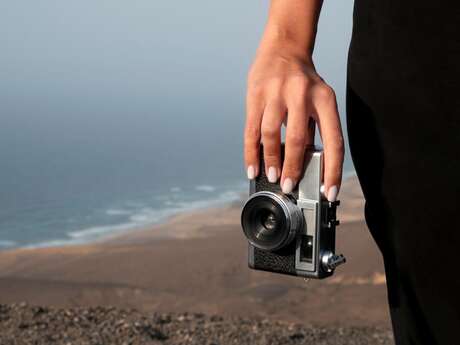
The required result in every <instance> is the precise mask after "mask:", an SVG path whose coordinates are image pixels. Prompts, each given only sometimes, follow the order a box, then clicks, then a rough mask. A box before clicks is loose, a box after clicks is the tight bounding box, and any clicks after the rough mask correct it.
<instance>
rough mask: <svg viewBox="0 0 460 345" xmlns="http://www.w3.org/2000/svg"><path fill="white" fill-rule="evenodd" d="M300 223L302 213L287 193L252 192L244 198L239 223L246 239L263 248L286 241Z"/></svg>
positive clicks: (283, 243)
mask: <svg viewBox="0 0 460 345" xmlns="http://www.w3.org/2000/svg"><path fill="white" fill-rule="evenodd" d="M301 224H302V213H301V211H300V209H299V208H298V207H297V205H295V204H294V203H293V202H292V201H291V200H290V199H289V198H288V197H286V196H284V195H280V194H275V193H272V192H259V193H255V194H253V195H252V196H251V198H249V200H248V201H247V202H246V204H245V206H244V208H243V212H242V214H241V225H242V227H243V231H244V234H245V235H246V237H247V238H248V240H249V242H250V243H251V244H252V245H254V246H256V247H258V248H260V249H264V250H276V249H280V248H282V247H284V246H286V245H287V244H289V243H290V242H291V241H292V239H293V238H294V237H295V234H296V231H297V229H298V228H299V227H300V225H301Z"/></svg>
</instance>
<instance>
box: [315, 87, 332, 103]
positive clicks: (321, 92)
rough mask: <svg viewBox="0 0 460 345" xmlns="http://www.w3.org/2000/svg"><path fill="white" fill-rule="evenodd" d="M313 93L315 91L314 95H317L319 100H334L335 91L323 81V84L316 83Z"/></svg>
mask: <svg viewBox="0 0 460 345" xmlns="http://www.w3.org/2000/svg"><path fill="white" fill-rule="evenodd" d="M315 93H316V97H318V99H319V100H320V101H323V102H331V101H333V100H335V92H334V90H333V89H332V87H330V86H329V85H327V84H324V83H323V84H320V85H318V86H317V88H316V91H315Z"/></svg>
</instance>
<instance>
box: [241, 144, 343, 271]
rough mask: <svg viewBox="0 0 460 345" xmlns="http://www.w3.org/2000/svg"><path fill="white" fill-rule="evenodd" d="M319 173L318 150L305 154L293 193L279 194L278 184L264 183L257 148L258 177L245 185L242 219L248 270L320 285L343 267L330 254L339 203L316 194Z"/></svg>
mask: <svg viewBox="0 0 460 345" xmlns="http://www.w3.org/2000/svg"><path fill="white" fill-rule="evenodd" d="M282 152H284V147H283V149H282ZM322 169H323V152H322V150H321V149H318V148H314V147H312V148H311V149H308V150H307V151H306V153H305V164H304V174H303V177H302V178H301V179H300V181H299V183H298V184H297V186H296V187H295V188H294V190H293V191H292V193H289V194H287V195H286V194H283V193H282V191H281V189H280V186H279V183H269V182H268V179H267V176H266V174H265V170H264V162H263V148H262V147H261V159H260V169H259V171H260V173H259V175H258V177H257V178H256V179H254V180H251V182H250V193H249V194H250V197H249V199H248V200H247V202H246V203H245V205H244V207H243V211H242V215H241V224H242V227H243V231H244V234H245V235H246V237H247V239H248V241H249V250H248V254H249V257H248V262H249V267H250V268H252V269H256V270H263V271H270V272H276V273H281V274H288V275H295V276H301V277H305V278H317V279H322V278H326V277H329V276H331V275H332V274H333V272H334V270H335V268H336V267H337V266H339V265H340V264H343V263H344V262H345V258H344V257H343V255H336V254H335V232H336V226H337V225H338V224H339V221H338V220H337V219H336V208H337V206H338V205H339V204H340V202H339V201H335V202H329V201H328V200H327V199H326V198H325V197H324V196H323V193H321V186H322V176H323V170H322Z"/></svg>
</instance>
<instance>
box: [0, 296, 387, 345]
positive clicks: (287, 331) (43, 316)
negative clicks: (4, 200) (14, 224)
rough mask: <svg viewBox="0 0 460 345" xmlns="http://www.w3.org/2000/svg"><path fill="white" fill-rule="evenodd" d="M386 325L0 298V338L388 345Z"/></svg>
mask: <svg viewBox="0 0 460 345" xmlns="http://www.w3.org/2000/svg"><path fill="white" fill-rule="evenodd" d="M392 339H393V338H392V334H391V331H390V330H389V329H385V328H378V327H325V326H312V325H298V324H292V323H286V322H277V321H272V320H268V319H244V318H232V317H222V316H217V315H204V314H199V313H183V314H160V313H151V314H146V313H141V312H138V311H136V310H123V309H117V308H112V307H94V308H67V309H59V308H48V307H39V306H30V305H28V304H26V303H19V304H11V305H2V304H0V344H1V345H10V344H11V345H13V344H34V345H41V344H64V345H77V344H78V345H80V344H81V345H96V344H101V345H102V344H120V345H131V344H132V345H137V344H152V345H153V344H158V345H159V344H164V345H168V344H183V345H187V344H189V345H195V344H200V345H227V344H228V345H229V344H238V345H246V344H248V345H249V344H250V345H256V344H264V345H271V344H277V345H283V344H298V345H300V344H315V345H342V344H343V345H345V344H346V345H368V344H372V345H380V344H384V345H387V344H388V345H390V344H391V345H392V344H394V342H393V340H392Z"/></svg>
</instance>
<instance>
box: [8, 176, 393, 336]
mask: <svg viewBox="0 0 460 345" xmlns="http://www.w3.org/2000/svg"><path fill="white" fill-rule="evenodd" d="M340 199H341V201H342V206H341V207H340V210H339V218H340V220H341V225H340V226H339V228H338V234H337V251H338V252H340V253H343V254H345V256H346V257H347V264H346V265H343V266H341V267H339V268H338V269H337V271H336V273H335V275H334V276H333V277H331V278H329V279H326V280H321V281H316V280H310V281H304V280H303V279H301V278H297V277H289V276H284V275H277V274H271V273H267V272H258V271H253V270H250V269H249V268H248V267H247V241H246V240H245V238H244V236H243V235H242V231H241V228H240V225H239V217H240V211H241V205H242V202H234V203H232V204H230V205H226V206H223V207H217V208H211V209H203V210H198V211H193V212H188V213H183V214H179V215H176V216H174V217H172V218H171V219H169V220H168V221H166V222H165V223H163V224H160V225H156V226H154V227H151V228H145V229H141V230H138V231H136V232H130V233H125V234H122V235H118V236H114V237H112V238H108V239H105V240H104V241H99V242H95V243H92V244H85V245H76V246H65V247H51V248H36V249H15V250H9V251H3V252H0V303H1V304H3V305H5V306H4V308H11V307H9V306H11V305H12V304H13V303H16V304H17V303H21V302H22V303H25V304H24V305H23V307H22V308H23V309H24V310H28V311H30V310H32V309H31V308H36V307H37V306H39V307H42V308H51V309H46V310H51V311H48V312H50V313H51V312H56V313H58V311H59V310H72V313H75V312H76V311H75V310H77V311H78V310H79V309H78V308H86V309H85V310H88V308H115V310H135V313H139V315H144V316H145V315H150V316H148V317H151V315H153V313H156V314H155V315H161V314H165V315H173V319H174V317H179V316H177V315H196V314H198V315H204V316H203V317H204V318H207V317H210V316H211V315H218V316H219V317H220V318H222V320H224V321H222V322H224V323H226V324H227V325H230V324H231V322H232V321H231V320H234V319H237V320H248V319H249V320H252V321H251V322H256V321H254V320H266V321H265V322H266V323H274V324H275V323H277V322H284V323H287V324H290V325H301V326H299V327H307V328H305V329H304V330H303V331H302V332H304V333H305V332H306V333H305V334H307V333H308V332H307V329H308V327H310V328H311V327H312V326H311V325H316V327H318V329H320V328H325V329H329V330H331V332H333V330H337V329H339V328H340V329H345V330H350V329H354V328H358V329H362V330H369V332H374V333H375V332H376V331H375V329H379V330H381V334H386V335H385V336H384V338H385V337H386V338H385V339H390V338H391V336H390V335H389V333H388V329H389V327H390V322H389V313H388V307H387V304H386V287H385V275H384V270H383V263H382V259H381V256H380V254H379V253H378V251H377V248H376V246H375V244H374V242H373V240H372V238H371V236H370V234H369V232H368V231H367V229H366V226H365V223H364V220H363V198H362V195H361V191H360V188H359V185H358V183H357V179H356V178H355V177H352V178H349V179H347V180H346V181H345V182H344V184H343V187H342V190H341V194H340ZM16 304H15V305H16ZM75 308H76V309H75ZM5 310H6V309H5ZM8 310H9V311H8V312H5V313H6V314H8V315H10V314H11V310H16V309H14V308H13V309H8ZM53 310H54V311H53ZM103 310H105V309H103ZM133 312H134V311H133ZM184 313H186V314H184ZM6 314H5V315H6ZM13 314H14V313H13ZM19 314H20V313H19ZM19 314H18V313H16V314H14V315H19ZM0 315H1V313H0ZM11 315H12V314H11ZM174 315H175V316H174ZM139 317H140V316H139ZM145 317H147V316H145ZM192 318H194V316H193V317H192ZM1 320H3V319H2V318H0V329H1V328H2V327H3V328H4V327H7V326H6V325H7V324H6V323H5V322H4V321H1ZM238 322H240V321H238ZM241 322H243V321H241ZM257 322H259V321H257ZM243 324H244V322H243ZM8 325H10V326H11V325H15V323H14V322H13V323H11V322H10V323H8ZM10 326H8V327H10ZM11 327H16V326H11ZM200 327H201V326H200ZM245 327H246V326H245ZM274 327H275V326H274ZM293 327H294V326H293ZM296 327H297V326H296ZM275 328H276V327H275ZM8 329H9V328H8ZM344 332H348V331H344ZM366 332H367V331H365V332H364V333H363V334H367V333H366ZM379 332H380V331H378V332H377V333H378V334H380V333H379ZM382 332H383V333H382ZM377 333H376V334H377ZM262 334H263V332H262V333H261V334H260V335H261V336H262ZM331 334H332V333H331ZM356 334H360V333H359V332H357V333H356ZM367 335H368V334H367ZM367 335H366V336H367ZM331 337H332V336H331ZM307 338H308V337H307ZM307 338H305V337H304V338H302V339H303V340H302V339H300V340H299V342H297V343H305V344H307V343H309V342H307V340H308V339H307ZM169 339H170V341H172V342H171V343H174V341H173V340H171V339H173V338H171V337H169ZM330 339H333V338H330ZM363 339H364V338H363ZM382 339H383V338H382ZM154 340H155V339H154ZM155 341H161V339H160V340H159V339H156V340H155ZM165 341H167V340H165ZM177 341H178V340H177ZM252 341H253V343H254V340H252ZM331 341H332V340H331ZM385 341H387V340H385ZM388 341H391V339H390V340H388ZM141 343H142V342H141ZM221 343H225V341H221ZM242 343H243V342H242ZM255 343H257V341H255ZM261 343H264V342H262V341H261ZM265 343H266V342H265ZM316 343H319V342H316ZM326 343H327V342H324V344H326ZM330 343H331V344H332V343H334V344H339V343H338V342H330ZM349 343H350V344H351V343H352V342H349ZM358 343H360V342H356V344H358ZM362 343H363V344H364V343H365V342H362ZM376 343H378V342H376ZM382 343H385V342H382ZM327 344H329V343H327ZM385 344H386V343H385Z"/></svg>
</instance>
